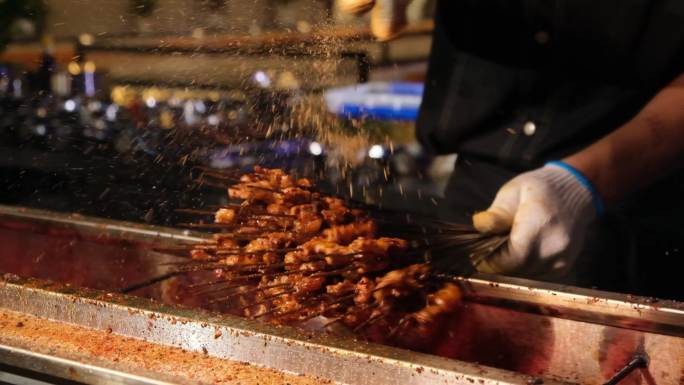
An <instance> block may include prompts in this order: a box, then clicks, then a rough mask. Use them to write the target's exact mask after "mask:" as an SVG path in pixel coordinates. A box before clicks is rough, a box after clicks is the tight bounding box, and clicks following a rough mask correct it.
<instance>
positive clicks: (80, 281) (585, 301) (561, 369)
mask: <svg viewBox="0 0 684 385" xmlns="http://www.w3.org/2000/svg"><path fill="white" fill-rule="evenodd" d="M199 239H202V235H201V234H195V233H190V232H183V231H178V230H171V229H162V228H154V227H147V226H140V225H133V224H126V223H118V222H110V221H104V220H97V219H92V218H83V217H79V216H68V215H61V214H54V213H48V212H43V211H36V210H29V209H17V208H10V207H0V244H2V245H3V247H2V250H1V251H0V271H3V272H7V273H12V274H9V275H7V274H6V275H5V279H4V280H5V284H4V285H0V307H1V308H5V309H6V310H11V311H15V312H21V313H24V314H29V315H34V316H37V317H43V318H49V319H51V320H53V321H59V322H67V323H71V324H75V325H80V326H85V327H88V328H94V329H97V330H101V331H104V332H105V333H107V332H111V333H112V336H125V337H131V338H135V339H144V340H147V341H149V342H152V343H156V344H161V345H164V346H172V347H179V348H182V349H185V350H187V351H189V352H195V353H204V352H206V354H207V355H208V356H209V357H212V359H214V358H215V359H228V360H233V361H242V362H249V363H252V364H255V365H257V366H264V367H269V368H272V369H275V370H278V371H284V372H292V373H297V374H307V375H310V376H316V377H320V378H326V379H330V380H333V381H338V382H342V383H349V384H368V383H378V384H394V383H411V384H436V383H463V384H471V383H478V382H479V383H482V384H485V383H496V382H499V383H511V384H513V383H528V382H529V381H536V379H538V378H543V380H544V382H545V383H551V382H553V381H554V380H556V381H562V382H577V383H602V382H604V381H606V380H607V379H608V378H610V377H611V376H612V375H613V374H615V373H616V372H618V371H619V370H620V369H621V368H622V367H623V366H624V365H626V364H627V363H628V362H629V361H630V360H631V359H632V358H633V356H634V354H637V353H643V354H646V355H647V356H649V358H650V364H649V367H648V368H647V369H639V370H637V371H635V372H634V373H632V374H630V375H628V376H627V377H626V378H625V380H623V382H622V383H624V384H632V383H634V384H636V383H640V382H641V381H643V380H644V379H647V380H649V379H650V380H652V381H655V382H654V383H658V384H681V383H683V382H684V306H682V304H679V303H674V302H670V301H656V300H654V299H646V298H635V297H630V296H625V295H619V294H614V293H605V292H597V291H592V290H585V289H577V288H569V287H561V286H557V285H552V284H546V283H541V282H534V281H527V280H519V279H509V278H503V277H488V276H477V277H475V278H470V279H468V280H464V281H463V285H464V286H465V287H466V288H467V290H466V291H467V302H466V305H465V306H464V307H463V308H462V309H461V310H460V311H459V312H458V313H457V314H455V315H454V317H453V320H452V327H451V328H450V331H449V333H447V335H445V336H444V339H443V340H442V342H441V343H440V344H439V346H434V347H431V349H430V350H429V353H433V354H438V355H440V356H442V357H437V356H435V355H428V354H423V353H417V352H410V351H406V350H401V349H395V348H391V347H385V346H378V345H372V344H367V343H364V342H359V341H354V340H351V339H348V338H337V337H332V336H325V335H321V334H320V333H315V332H305V331H301V330H295V329H292V328H287V327H273V326H270V325H265V324H262V323H258V322H254V321H249V320H246V319H242V318H238V317H232V316H227V315H217V314H212V313H208V312H206V311H202V310H197V309H193V308H189V307H187V306H188V305H196V304H193V303H190V302H189V301H188V300H187V299H186V298H175V297H173V296H171V295H168V292H167V290H165V285H160V286H157V287H154V288H148V289H146V290H144V291H140V292H138V293H137V294H139V295H141V296H144V297H147V298H141V297H127V296H119V295H114V294H111V293H109V294H108V292H111V291H112V290H114V289H117V288H122V287H126V286H128V285H130V284H131V283H135V282H138V281H140V280H143V279H145V278H149V277H152V276H156V275H158V274H160V273H163V272H164V271H163V268H162V267H160V265H159V262H160V258H164V257H163V256H162V255H160V254H158V253H155V252H154V251H152V247H153V246H159V245H161V244H165V243H173V242H178V241H192V240H199ZM13 274H16V275H21V276H23V277H36V278H39V279H42V280H35V279H29V280H27V279H22V278H18V277H15V276H14V275H13ZM44 280H52V281H54V282H56V283H53V284H48V283H47V282H46V281H44ZM85 288H89V289H85ZM179 304H180V305H185V306H186V307H179V306H178V305H179ZM8 314H14V313H8ZM2 343H3V344H5V345H3V346H2V348H1V349H0V350H1V351H2V354H0V361H3V362H6V363H7V362H10V361H12V360H10V359H9V358H8V357H10V358H11V357H15V358H16V352H14V353H12V349H15V350H16V348H17V347H16V346H14V347H13V346H11V344H8V342H7V341H5V340H3V342H2ZM43 348H44V346H43ZM24 350H25V351H26V352H31V351H35V352H38V351H40V350H41V346H38V344H36V345H35V346H24ZM26 352H24V353H22V354H25V353H26ZM13 354H14V355H13ZM26 354H28V353H26ZM89 357H90V358H91V359H92V360H93V362H94V364H93V365H94V366H97V365H98V364H96V362H100V361H101V360H102V357H97V354H94V353H93V354H90V355H89ZM447 357H448V358H447ZM43 358H44V359H46V358H45V357H43ZM143 360H150V358H149V357H147V358H143ZM20 361H21V360H20ZM24 361H25V360H24ZM34 361H35V362H40V360H38V359H36V360H34ZM12 362H15V364H16V359H15V361H12ZM22 362H23V361H22ZM31 362H33V361H31ZM10 363H11V362H10ZM100 366H102V365H100ZM33 369H35V368H33ZM55 370H56V369H55ZM125 372H126V371H121V375H122V376H123V377H122V378H125V375H126V373H125ZM108 373H109V372H108ZM51 374H53V375H57V374H56V373H51ZM110 374H111V373H110ZM129 374H130V373H129ZM157 374H159V377H155V376H156V375H157ZM164 375H166V374H163V373H162V374H160V373H157V372H155V371H154V370H152V371H151V372H145V374H144V375H143V377H144V378H147V379H150V378H151V379H155V378H157V379H160V381H161V378H163V377H164ZM126 378H127V377H126ZM174 381H175V380H174ZM172 382H173V381H172Z"/></svg>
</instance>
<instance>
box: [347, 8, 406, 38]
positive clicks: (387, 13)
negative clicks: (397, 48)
mask: <svg viewBox="0 0 684 385" xmlns="http://www.w3.org/2000/svg"><path fill="white" fill-rule="evenodd" d="M410 3H411V0H338V7H339V8H340V10H342V11H343V12H347V13H351V14H355V15H360V14H363V13H366V12H368V11H371V32H372V33H373V35H375V37H376V38H378V40H383V41H384V40H389V39H392V38H393V37H395V36H396V35H397V34H398V33H399V32H400V31H401V30H402V29H403V28H404V27H405V26H406V23H407V20H406V8H407V7H408V6H409V4H410Z"/></svg>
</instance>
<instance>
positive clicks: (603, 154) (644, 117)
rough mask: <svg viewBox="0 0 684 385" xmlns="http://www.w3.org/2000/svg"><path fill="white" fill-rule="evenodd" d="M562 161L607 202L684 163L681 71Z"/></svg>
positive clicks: (683, 79) (647, 183)
mask: <svg viewBox="0 0 684 385" xmlns="http://www.w3.org/2000/svg"><path fill="white" fill-rule="evenodd" d="M564 161H565V162H566V163H568V164H569V165H571V166H573V167H575V168H576V169H578V170H579V171H580V172H582V173H583V174H584V175H585V176H586V177H587V178H588V179H589V180H590V181H591V182H592V183H593V184H594V186H595V187H596V189H597V190H598V192H599V194H600V195H601V197H602V198H603V199H604V200H605V201H606V202H607V203H610V202H614V201H616V200H619V199H620V198H622V197H623V196H624V195H626V194H628V193H630V192H633V191H635V190H638V189H639V188H642V187H645V186H647V185H649V184H651V183H653V182H654V181H655V180H656V179H657V178H659V177H661V176H663V175H665V174H667V173H668V172H670V171H672V170H673V169H676V168H679V167H682V166H684V74H682V75H680V76H679V77H678V78H677V79H675V80H674V81H673V82H672V83H670V84H669V85H668V86H667V87H665V88H664V89H662V90H661V91H660V92H659V93H658V94H657V95H656V96H655V97H654V98H653V99H652V100H651V101H650V102H649V103H648V104H647V105H646V106H645V107H644V108H643V109H642V111H641V112H639V114H638V115H637V116H636V117H634V118H633V119H632V120H630V121H629V122H627V123H625V124H624V125H623V126H622V127H620V128H618V129H617V130H615V131H613V132H612V133H610V134H609V135H607V136H606V137H604V138H603V139H601V140H599V141H598V142H596V143H594V144H592V145H591V146H589V147H587V148H586V149H584V150H582V151H580V152H577V153H575V154H574V155H571V156H569V157H567V158H566V159H564Z"/></svg>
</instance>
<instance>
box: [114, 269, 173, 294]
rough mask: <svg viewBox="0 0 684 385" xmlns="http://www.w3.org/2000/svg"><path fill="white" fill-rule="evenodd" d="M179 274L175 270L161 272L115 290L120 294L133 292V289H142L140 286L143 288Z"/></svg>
mask: <svg viewBox="0 0 684 385" xmlns="http://www.w3.org/2000/svg"><path fill="white" fill-rule="evenodd" d="M179 274H180V273H179V272H175V271H174V272H171V273H166V274H162V275H159V276H156V277H152V278H150V279H147V280H145V281H142V282H138V283H136V284H133V285H130V286H127V287H124V288H121V289H118V290H117V291H118V292H119V293H122V294H128V293H130V292H133V291H136V290H139V289H142V288H144V287H148V286H152V285H154V284H156V283H159V282H163V281H166V280H167V279H170V278H173V277H175V276H177V275H179Z"/></svg>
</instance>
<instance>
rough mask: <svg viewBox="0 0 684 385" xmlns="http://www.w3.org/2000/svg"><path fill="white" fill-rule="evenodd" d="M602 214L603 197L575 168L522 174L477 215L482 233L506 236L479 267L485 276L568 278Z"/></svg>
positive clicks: (549, 168)
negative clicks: (503, 243) (502, 244)
mask: <svg viewBox="0 0 684 385" xmlns="http://www.w3.org/2000/svg"><path fill="white" fill-rule="evenodd" d="M602 210H603V205H602V202H601V198H600V197H599V195H598V193H597V192H596V190H595V189H594V187H593V186H592V185H591V183H590V182H589V181H588V180H587V179H586V178H585V177H584V176H583V175H582V174H581V173H580V172H579V171H577V170H575V169H574V168H572V167H571V166H569V165H567V164H565V163H562V162H550V163H548V164H547V165H546V166H544V167H542V168H539V169H536V170H533V171H530V172H526V173H524V174H521V175H518V176H517V177H515V178H513V179H512V180H511V181H509V182H508V183H506V184H505V185H504V186H503V187H501V189H500V190H499V192H498V193H497V194H496V198H494V202H493V203H492V205H491V206H490V207H489V209H487V211H484V212H480V213H477V214H475V215H474V216H473V225H474V226H475V228H476V229H477V230H478V231H480V232H483V233H506V232H509V231H510V238H509V241H508V243H507V244H506V245H504V246H503V247H502V248H501V250H500V251H498V252H497V253H496V254H494V255H493V256H492V257H491V258H489V259H488V260H487V261H484V262H482V263H481V264H480V265H478V270H480V271H481V272H486V273H495V274H511V275H516V276H523V277H527V278H536V279H549V280H558V279H563V278H566V277H567V275H568V273H569V272H570V270H571V268H572V267H573V265H574V264H575V261H576V260H577V257H578V255H579V253H580V252H581V250H582V247H583V245H584V240H585V236H586V233H587V228H588V226H589V224H590V223H591V222H592V221H593V220H595V219H596V218H597V214H598V213H600V212H601V211H602Z"/></svg>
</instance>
